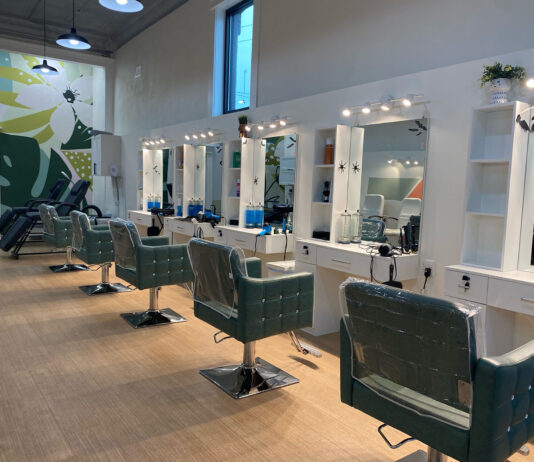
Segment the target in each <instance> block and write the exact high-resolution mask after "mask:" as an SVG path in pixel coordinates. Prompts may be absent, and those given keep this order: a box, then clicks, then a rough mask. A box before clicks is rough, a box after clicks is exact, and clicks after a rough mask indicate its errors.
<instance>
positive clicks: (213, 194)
mask: <svg viewBox="0 0 534 462" xmlns="http://www.w3.org/2000/svg"><path fill="white" fill-rule="evenodd" d="M222 153H223V145H222V144H221V143H217V144H209V145H207V146H205V160H204V175H203V179H202V181H204V209H205V210H211V211H212V213H214V214H216V215H220V213H221V197H222V169H223V166H222ZM200 183H201V181H200V180H199V184H200Z"/></svg>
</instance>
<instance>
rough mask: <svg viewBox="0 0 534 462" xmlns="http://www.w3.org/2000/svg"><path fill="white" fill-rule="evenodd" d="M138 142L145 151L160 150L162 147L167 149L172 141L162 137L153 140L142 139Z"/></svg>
mask: <svg viewBox="0 0 534 462" xmlns="http://www.w3.org/2000/svg"><path fill="white" fill-rule="evenodd" d="M139 141H141V144H142V145H143V147H144V148H145V149H162V148H164V147H169V146H170V144H171V143H172V140H169V139H167V138H165V137H164V136H159V137H155V138H147V137H143V138H141V139H140V140H139Z"/></svg>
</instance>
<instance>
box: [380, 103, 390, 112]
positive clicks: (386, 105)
mask: <svg viewBox="0 0 534 462" xmlns="http://www.w3.org/2000/svg"><path fill="white" fill-rule="evenodd" d="M380 109H382V110H383V111H384V112H388V111H389V110H390V109H391V105H390V104H389V103H382V105H381V106H380Z"/></svg>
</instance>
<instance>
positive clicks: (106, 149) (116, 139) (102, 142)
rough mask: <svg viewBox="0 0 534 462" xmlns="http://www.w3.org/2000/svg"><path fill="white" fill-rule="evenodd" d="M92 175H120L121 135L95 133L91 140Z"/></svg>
mask: <svg viewBox="0 0 534 462" xmlns="http://www.w3.org/2000/svg"><path fill="white" fill-rule="evenodd" d="M92 161H93V175H96V176H121V175H122V168H121V137H120V136H115V135H106V134H102V135H96V136H94V137H93V142H92Z"/></svg>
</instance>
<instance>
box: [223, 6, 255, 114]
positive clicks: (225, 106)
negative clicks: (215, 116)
mask: <svg viewBox="0 0 534 462" xmlns="http://www.w3.org/2000/svg"><path fill="white" fill-rule="evenodd" d="M251 6H252V7H253V8H254V0H243V1H241V2H239V3H237V4H236V5H234V6H232V7H230V8H228V9H227V10H226V11H225V18H224V69H223V108H222V113H223V114H232V113H234V112H240V111H247V110H249V109H250V107H251V104H250V103H251V97H252V96H251V95H252V68H253V65H254V29H255V21H254V20H253V21H252V40H253V45H252V53H251V57H250V67H251V73H250V74H251V75H250V94H249V105H248V106H246V107H242V108H239V109H229V107H230V98H229V91H228V90H229V82H228V80H229V79H228V74H229V71H230V69H229V67H230V66H229V64H230V52H229V50H228V48H229V44H230V27H229V23H230V19H231V17H232V16H234V15H235V14H237V13H241V12H243V11H244V10H246V9H247V8H249V7H251ZM254 10H255V8H254Z"/></svg>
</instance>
